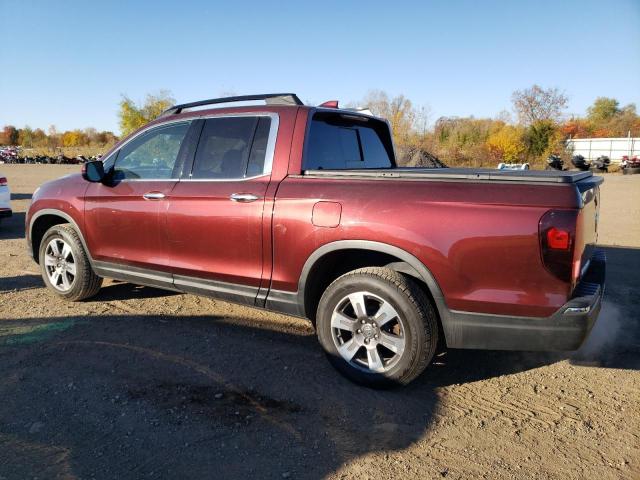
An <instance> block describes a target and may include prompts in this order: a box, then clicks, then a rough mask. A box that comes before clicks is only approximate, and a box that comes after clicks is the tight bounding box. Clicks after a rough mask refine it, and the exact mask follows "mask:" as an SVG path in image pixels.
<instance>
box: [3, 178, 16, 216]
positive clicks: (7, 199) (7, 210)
mask: <svg viewBox="0 0 640 480" xmlns="http://www.w3.org/2000/svg"><path fill="white" fill-rule="evenodd" d="M12 213H13V212H12V211H11V192H10V191H9V183H8V182H7V177H5V176H4V175H2V174H1V173H0V220H2V219H3V218H6V217H10V216H11V215H12Z"/></svg>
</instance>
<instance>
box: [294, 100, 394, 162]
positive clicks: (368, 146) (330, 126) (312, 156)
mask: <svg viewBox="0 0 640 480" xmlns="http://www.w3.org/2000/svg"><path fill="white" fill-rule="evenodd" d="M394 163H395V162H394V155H393V146H392V143H391V136H390V134H389V128H388V127H387V124H386V123H384V122H382V121H380V120H376V119H372V118H367V117H359V116H356V115H348V114H343V113H333V112H317V113H315V114H314V116H313V119H312V120H311V125H310V127H309V136H308V138H307V144H306V149H305V157H304V162H303V169H304V170H346V169H358V168H390V167H392V166H394Z"/></svg>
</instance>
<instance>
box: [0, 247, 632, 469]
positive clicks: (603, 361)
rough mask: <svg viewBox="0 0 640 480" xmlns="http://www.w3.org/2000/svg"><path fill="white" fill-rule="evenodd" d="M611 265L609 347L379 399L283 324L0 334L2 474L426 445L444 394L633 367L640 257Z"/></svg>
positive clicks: (12, 326) (138, 320)
mask: <svg viewBox="0 0 640 480" xmlns="http://www.w3.org/2000/svg"><path fill="white" fill-rule="evenodd" d="M607 250H608V251H607V254H608V255H609V272H608V273H609V281H608V284H607V289H608V290H607V296H606V300H605V305H604V307H603V311H602V315H603V317H602V318H603V319H605V321H603V327H602V328H603V330H604V332H606V333H605V334H604V335H601V334H600V333H598V330H594V334H595V336H594V338H595V339H596V343H589V342H587V344H586V345H585V347H584V348H583V349H582V350H581V351H579V352H577V353H576V354H573V355H570V356H567V355H566V354H552V353H550V354H546V353H540V354H538V353H521V352H487V351H470V350H469V351H464V350H451V351H449V352H446V353H443V354H440V355H439V356H438V357H436V359H435V361H434V362H433V364H432V365H431V366H430V367H429V369H428V370H427V371H426V372H425V374H423V375H422V376H421V377H420V378H419V379H418V380H416V381H415V382H414V383H412V384H411V385H409V386H407V387H404V388H399V389H393V390H388V391H376V390H370V389H366V388H363V387H359V386H357V385H354V384H352V383H350V382H349V381H347V380H345V379H344V378H342V377H341V376H340V375H339V374H338V373H337V372H335V371H334V370H333V369H332V368H331V367H330V365H329V364H328V362H327V361H326V359H325V358H324V354H323V353H322V351H321V350H320V347H319V346H318V344H317V341H316V339H315V335H314V334H313V332H312V331H311V329H310V328H307V327H306V326H304V324H301V323H300V322H297V323H296V322H288V321H286V319H285V321H282V317H279V320H278V321H270V320H269V319H266V320H265V319H264V317H262V316H259V315H256V316H255V318H254V317H252V318H223V317H212V316H205V315H202V316H200V315H198V316H174V315H165V316H151V315H100V316H88V317H87V316H62V317H59V318H53V319H52V318H44V317H33V318H28V319H21V320H3V321H2V323H1V324H0V359H1V361H0V376H1V377H2V378H3V379H4V380H3V382H0V398H2V399H3V408H2V410H1V416H0V419H10V421H9V420H7V421H4V420H3V421H2V423H1V424H0V444H1V445H2V448H1V449H0V475H2V476H8V477H10V478H14V477H15V478H28V477H33V476H40V477H45V478H51V477H56V476H65V475H66V476H78V477H91V476H96V477H109V478H123V479H128V478H132V479H133V478H136V479H137V478H141V477H147V476H149V477H155V478H210V477H221V478H232V479H234V478H252V477H259V478H287V477H290V478H313V479H316V478H325V477H326V476H327V475H330V474H331V473H334V472H336V470H338V469H339V468H340V467H341V466H342V465H344V464H345V463H348V462H350V461H352V460H355V459H357V458H359V457H362V456H365V455H372V454H373V455H377V454H380V455H383V456H384V455H385V454H387V453H390V452H393V451H397V450H402V449H405V448H407V447H409V446H411V445H413V444H415V443H416V442H419V441H421V440H423V439H424V438H425V435H426V433H427V431H428V430H429V428H430V427H431V426H432V425H433V424H434V422H439V421H440V420H442V419H443V417H442V416H441V415H442V414H441V413H440V411H441V407H442V405H441V400H440V399H441V397H442V395H446V390H445V391H444V392H443V389H445V388H446V387H448V386H451V385H459V384H465V383H469V382H477V381H481V380H486V379H490V378H494V377H499V376H502V375H510V374H516V373H519V372H523V371H526V370H529V369H533V368H538V367H541V366H544V365H547V364H551V363H554V362H557V361H560V360H566V359H567V358H568V359H569V361H570V362H571V363H573V364H575V365H585V366H603V367H612V368H638V365H639V364H640V363H639V359H640V351H639V349H638V348H637V345H638V344H637V339H638V338H639V336H640V322H638V321H637V315H636V314H635V312H634V311H633V310H634V302H633V301H632V300H630V299H631V298H632V297H631V295H632V292H631V289H632V288H633V285H634V283H633V278H632V277H633V276H634V275H635V274H634V272H637V271H638V270H637V269H638V268H640V250H637V249H607ZM127 285H128V284H114V285H112V286H110V287H107V288H105V291H104V292H103V293H102V294H101V295H104V297H103V298H99V299H98V300H99V301H102V300H107V299H112V298H114V299H118V298H134V295H136V294H135V293H133V292H132V291H131V290H130V289H132V288H137V287H133V286H127ZM110 289H113V291H110ZM144 290H149V291H151V292H153V291H155V290H154V289H144ZM609 317H611V318H614V319H616V320H615V322H613V321H608V320H607V318H609ZM616 322H617V326H615V325H614V324H615V323H616ZM597 325H598V324H597ZM599 338H605V339H606V340H607V341H605V342H601V341H599V340H597V339H599ZM379 461H381V462H384V461H388V460H385V459H383V458H382V457H380V458H379ZM431 473H433V472H431ZM436 474H437V472H436ZM425 475H427V474H426V473H425Z"/></svg>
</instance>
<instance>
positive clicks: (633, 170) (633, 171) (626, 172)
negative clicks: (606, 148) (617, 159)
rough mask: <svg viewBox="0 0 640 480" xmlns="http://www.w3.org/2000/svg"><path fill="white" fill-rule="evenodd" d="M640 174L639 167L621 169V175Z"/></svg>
mask: <svg viewBox="0 0 640 480" xmlns="http://www.w3.org/2000/svg"><path fill="white" fill-rule="evenodd" d="M637 173H640V167H626V168H623V169H622V174H623V175H635V174H637Z"/></svg>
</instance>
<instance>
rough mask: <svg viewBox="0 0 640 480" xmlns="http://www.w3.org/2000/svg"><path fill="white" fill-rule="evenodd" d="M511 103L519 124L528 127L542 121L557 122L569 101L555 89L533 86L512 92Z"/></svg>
mask: <svg viewBox="0 0 640 480" xmlns="http://www.w3.org/2000/svg"><path fill="white" fill-rule="evenodd" d="M511 101H512V103H513V109H514V110H515V111H516V114H517V115H518V120H519V121H520V123H522V124H524V125H530V124H532V123H535V122H539V121H542V120H553V121H556V122H557V121H559V120H560V119H561V117H562V112H563V111H564V110H565V109H566V108H567V103H568V101H569V99H568V97H567V96H566V95H565V94H564V93H562V92H561V91H560V90H558V89H557V88H547V89H544V88H542V87H540V86H539V85H533V86H532V87H530V88H526V89H524V90H516V91H515V92H513V95H512V96H511Z"/></svg>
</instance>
